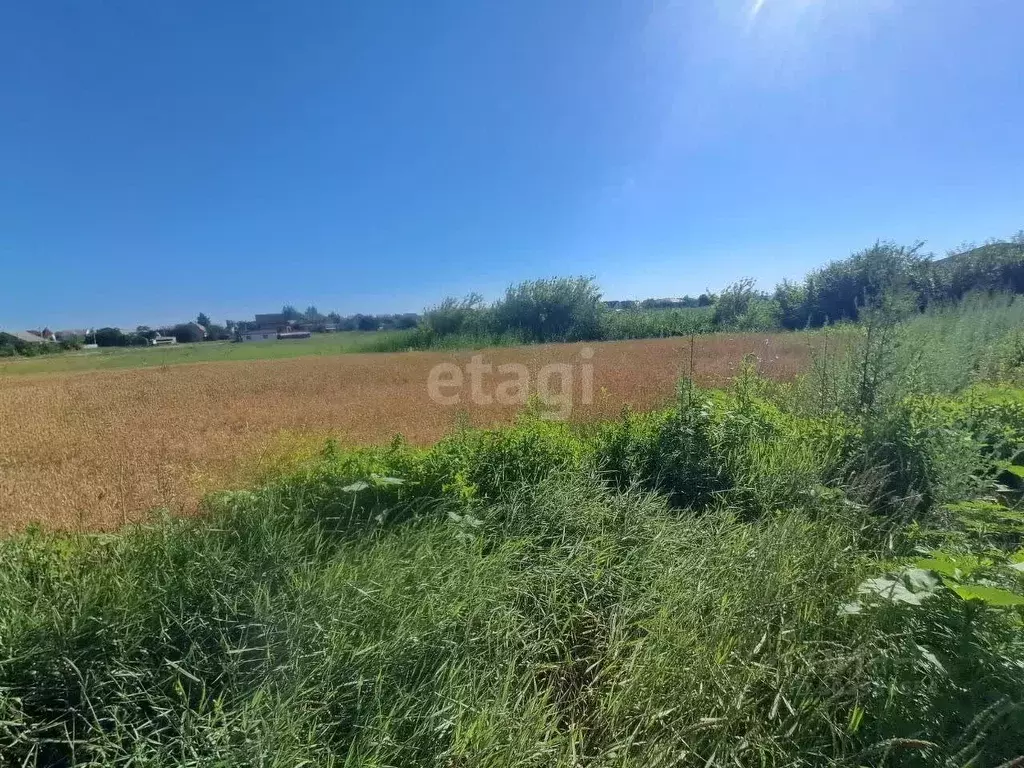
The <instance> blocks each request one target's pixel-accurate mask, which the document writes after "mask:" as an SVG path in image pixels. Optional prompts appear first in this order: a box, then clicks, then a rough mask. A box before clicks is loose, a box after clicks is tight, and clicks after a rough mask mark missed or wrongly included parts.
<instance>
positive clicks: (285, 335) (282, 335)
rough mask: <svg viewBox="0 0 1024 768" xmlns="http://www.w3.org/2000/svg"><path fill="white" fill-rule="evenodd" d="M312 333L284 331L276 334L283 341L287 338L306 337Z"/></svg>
mask: <svg viewBox="0 0 1024 768" xmlns="http://www.w3.org/2000/svg"><path fill="white" fill-rule="evenodd" d="M312 335H313V334H311V333H310V332H309V331H285V332H284V333H279V334H277V338H278V339H280V340H281V341H285V340H288V339H308V338H309V337H310V336H312Z"/></svg>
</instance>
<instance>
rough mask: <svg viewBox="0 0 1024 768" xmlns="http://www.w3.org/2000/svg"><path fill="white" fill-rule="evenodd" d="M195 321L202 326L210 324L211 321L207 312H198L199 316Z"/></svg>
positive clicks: (205, 326)
mask: <svg viewBox="0 0 1024 768" xmlns="http://www.w3.org/2000/svg"><path fill="white" fill-rule="evenodd" d="M196 322H197V323H199V324H200V325H201V326H203V328H207V327H209V326H210V325H211V323H212V322H213V321H212V320H210V316H209V315H208V314H206V313H205V312H200V313H199V316H198V317H197V318H196Z"/></svg>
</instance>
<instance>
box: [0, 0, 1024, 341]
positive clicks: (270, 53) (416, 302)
mask: <svg viewBox="0 0 1024 768" xmlns="http://www.w3.org/2000/svg"><path fill="white" fill-rule="evenodd" d="M1021 28H1024V4H1022V3H1020V2H1019V0H943V2H941V3H940V2H936V0H676V1H675V2H663V1H662V0H655V1H654V2H650V1H649V0H648V1H647V2H636V1H635V0H621V1H619V2H611V1H610V0H515V2H502V3H497V2H469V1H468V0H463V2H445V1H444V0H441V1H440V2H429V3H412V2H409V3H377V2H343V1H342V0H290V1H289V2H284V1H283V0H281V1H280V2H244V3H243V2H226V1H225V2H212V3H211V2H207V1H206V0H175V2H166V3H160V2H154V3H149V2H145V3H140V2H136V1H135V0H116V1H115V0H95V1H94V2H71V0H53V1H52V2H12V3H4V4H3V5H2V6H0V104H2V112H0V115H2V116H0V267H2V269H0V327H15V328H25V327H38V326H42V325H49V326H51V327H55V328H57V327H67V326H88V325H105V324H113V325H121V326H131V327H133V326H134V325H136V324H139V323H146V324H159V323H164V322H170V321H177V320H180V319H184V318H186V317H189V316H194V315H195V314H196V313H197V312H199V311H203V312H206V313H208V314H210V315H212V316H213V317H214V318H215V319H217V320H218V321H220V320H223V319H224V318H226V317H230V318H243V317H248V316H251V315H252V313H253V312H260V311H273V310H275V309H277V308H279V307H280V306H281V305H282V304H283V303H286V302H287V303H292V304H296V305H298V306H300V307H305V306H306V305H308V304H311V303H313V304H316V305H317V306H318V307H319V308H320V310H321V311H324V312H326V311H329V310H337V311H339V312H341V313H342V314H350V313H354V312H384V311H417V310H420V309H421V308H423V307H424V306H425V305H427V304H430V303H433V302H435V301H436V300H438V299H440V298H442V297H443V296H445V295H450V294H463V293H466V292H468V291H470V290H478V291H480V292H482V293H484V294H485V295H486V296H488V297H495V296H497V295H498V294H499V293H500V292H501V291H502V290H503V288H504V286H505V285H507V284H508V283H509V282H512V281H517V280H520V279H523V278H531V277H542V276H550V275H564V274H592V275H595V276H596V277H597V278H598V280H599V282H600V283H601V285H602V286H603V288H604V291H605V294H606V296H607V297H609V298H628V297H643V296H665V295H681V294H683V293H687V292H689V293H699V292H700V291H702V290H703V289H704V288H705V287H710V288H712V289H718V288H721V287H722V286H723V285H725V284H726V283H728V282H730V281H732V280H733V279H735V278H737V277H741V276H751V277H754V278H756V279H757V280H758V281H759V283H760V284H761V286H762V287H766V288H770V287H771V286H772V285H773V284H774V283H775V282H776V281H777V280H779V279H780V278H782V277H786V276H789V277H797V276H801V275H802V274H803V273H804V272H806V271H807V270H808V269H809V268H812V267H814V266H817V265H820V264H822V263H824V262H826V261H828V260H830V259H833V258H837V257H842V256H845V255H847V254H848V253H850V252H851V251H853V250H856V249H858V248H860V247H863V246H865V245H868V244H870V243H871V242H872V241H874V240H875V239H877V238H882V239H895V240H898V241H905V242H910V241H914V240H916V239H924V240H927V241H928V247H929V248H931V249H933V250H935V251H936V252H944V251H945V250H946V249H948V248H952V247H954V246H956V245H958V244H960V243H962V242H964V241H978V240H983V239H985V238H987V237H990V236H1006V235H1010V234H1012V233H1013V232H1015V231H1017V230H1018V229H1020V228H1022V227H1024V132H1022V131H1024V102H1022V101H1021V99H1020V83H1021V80H1022V77H1024V58H1022V57H1021V53H1020V36H1019V30H1020V29H1021Z"/></svg>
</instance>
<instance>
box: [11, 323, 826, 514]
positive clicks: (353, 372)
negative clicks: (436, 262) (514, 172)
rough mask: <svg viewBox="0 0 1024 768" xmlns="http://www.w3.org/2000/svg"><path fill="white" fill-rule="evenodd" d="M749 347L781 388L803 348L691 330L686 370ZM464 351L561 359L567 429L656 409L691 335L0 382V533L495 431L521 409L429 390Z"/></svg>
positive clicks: (732, 365) (702, 370) (539, 361)
mask: <svg viewBox="0 0 1024 768" xmlns="http://www.w3.org/2000/svg"><path fill="white" fill-rule="evenodd" d="M584 349H587V350H589V351H588V352H584V351H583V350H584ZM590 352H592V357H588V355H589V354H590ZM751 353H752V354H754V355H756V356H757V357H758V359H759V361H760V368H761V370H762V372H763V373H764V374H766V375H768V376H771V377H773V378H778V379H788V378H792V377H793V376H794V375H795V374H796V373H798V372H799V371H800V370H801V369H802V368H803V367H804V366H805V365H806V362H807V360H808V358H809V341H808V337H807V336H805V335H802V334H789V335H784V334H783V335H773V336H764V335H731V336H724V335H723V336H714V337H699V338H698V339H697V342H696V344H695V348H694V351H693V370H694V377H695V379H696V380H697V381H698V382H699V383H702V384H705V385H719V384H722V383H724V382H725V381H726V380H728V379H729V378H730V377H731V376H732V375H733V374H734V372H735V371H736V368H737V366H738V364H739V363H740V361H741V360H742V359H743V357H744V355H747V354H751ZM475 354H478V355H482V358H483V361H484V362H485V363H490V364H492V365H493V366H494V367H495V370H496V369H497V366H499V365H502V364H508V363H519V364H521V365H525V366H526V369H527V370H528V371H529V372H530V374H531V376H534V377H535V376H536V375H537V374H538V372H539V371H540V370H541V369H542V367H543V366H545V365H550V364H569V365H572V366H574V368H572V369H571V370H572V371H573V374H572V375H573V378H572V381H573V389H572V393H573V397H574V398H575V399H574V402H573V407H572V415H571V418H573V419H578V420H586V419H593V418H600V417H613V416H615V415H617V414H618V413H619V412H620V411H621V409H622V407H623V406H624V405H627V404H628V405H630V406H632V407H635V408H647V407H652V406H656V405H659V404H661V403H664V402H665V401H667V400H668V399H669V398H671V397H672V394H673V392H674V387H675V383H676V381H677V379H678V378H679V376H680V375H681V374H682V373H685V372H686V371H687V370H688V369H689V365H690V344H689V340H688V339H678V338H677V339H657V340H647V341H630V342H606V343H598V344H552V345H542V346H531V347H517V348H500V349H490V350H482V351H478V352H459V353H443V352H402V353H393V354H343V355H337V356H331V357H323V356H318V357H297V358H292V359H278V360H249V361H239V362H215V363H198V364H191V365H178V366H169V367H163V368H147V369H125V370H111V371H92V372H81V373H70V374H69V373H64V374H38V375H23V376H7V377H0V528H3V529H6V530H11V529H17V528H21V527H23V526H25V525H26V524H29V523H34V522H35V523H40V524H43V525H45V526H47V527H52V528H62V529H97V530H102V529H109V528H113V527H116V526H118V525H121V524H123V523H126V522H131V521H135V520H138V519H141V518H143V517H144V516H145V515H146V514H148V512H149V510H151V509H153V508H156V507H163V508H167V509H169V510H171V511H172V512H174V513H188V512H189V511H191V510H194V509H195V508H196V505H197V503H198V501H199V499H200V498H201V497H202V495H203V494H204V493H206V492H208V491H210V490H214V489H217V488H223V487H228V486H231V485H235V484H239V483H244V482H251V481H252V479H253V478H254V477H258V476H259V475H261V474H262V473H264V472H266V471H267V470H268V468H269V467H270V466H271V465H273V464H275V463H276V462H278V461H280V460H281V458H282V456H284V455H285V454H286V453H287V452H288V451H291V450H296V449H297V447H298V446H302V445H305V446H309V445H312V444H314V442H317V443H318V442H319V441H321V440H322V439H324V438H325V437H327V436H333V437H336V438H337V439H338V440H339V441H340V442H341V443H342V444H343V445H346V444H347V445H361V444H372V443H379V442H382V441H386V440H388V439H391V438H392V437H394V436H395V435H396V434H402V435H404V436H405V437H406V439H408V440H409V441H410V442H412V443H417V444H424V443H429V442H431V441H435V440H437V439H438V438H440V437H441V436H443V435H444V433H445V432H446V431H448V430H449V429H451V427H452V426H453V425H454V424H455V423H456V422H457V421H458V420H463V421H465V420H468V421H469V422H470V423H472V424H474V425H478V426H489V425H494V424H498V423H502V422H507V421H508V420H510V419H511V418H513V417H514V415H515V413H516V412H517V411H518V410H519V409H520V406H516V405H501V404H499V403H497V402H492V403H490V404H484V403H483V402H479V401H480V398H479V397H477V398H474V397H472V393H471V392H470V387H469V379H468V378H467V379H466V381H465V385H464V387H463V388H462V389H461V390H457V389H454V388H452V387H449V388H448V389H446V390H444V392H445V395H446V396H448V397H449V400H450V399H451V393H453V392H455V394H459V393H461V394H462V397H461V400H460V402H459V403H457V404H445V405H441V404H438V403H437V402H435V401H434V400H432V399H431V397H430V395H429V394H428V385H427V384H428V377H429V375H430V371H431V369H433V368H434V367H435V366H436V365H438V364H439V363H445V362H448V363H453V364H455V365H457V366H459V367H460V368H462V367H464V366H465V364H466V363H468V362H469V361H470V359H471V357H472V356H473V355H475ZM584 363H588V364H590V365H592V369H591V375H592V392H593V397H592V402H591V403H589V404H586V403H583V402H580V401H581V400H582V399H583V397H582V395H583V393H584V387H585V386H586V385H585V382H584V379H583V376H584V374H583V373H582V370H583V369H582V368H581V367H580V366H581V365H582V364H584ZM502 378H503V377H502V376H501V375H499V374H497V373H494V374H493V375H490V376H488V375H481V377H480V381H481V382H482V386H481V387H480V390H481V392H482V393H483V394H484V395H485V396H486V395H487V394H488V393H493V392H494V388H495V386H496V385H497V384H498V383H500V381H501V380H502ZM506 378H507V377H506ZM559 391H561V390H559ZM569 391H570V390H568V389H567V390H564V392H565V393H568V392H569ZM474 399H476V400H477V401H478V402H473V400H474Z"/></svg>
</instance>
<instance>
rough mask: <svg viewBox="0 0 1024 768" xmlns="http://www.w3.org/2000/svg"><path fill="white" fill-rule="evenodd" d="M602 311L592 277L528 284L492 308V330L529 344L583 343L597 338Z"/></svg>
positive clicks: (511, 289)
mask: <svg viewBox="0 0 1024 768" xmlns="http://www.w3.org/2000/svg"><path fill="white" fill-rule="evenodd" d="M603 309H604V307H603V305H602V304H601V292H600V290H599V289H598V287H597V284H596V283H595V282H594V279H593V278H591V277H558V278H551V279H549V280H527V281H525V282H522V283H519V284H518V285H513V286H510V287H509V289H508V290H507V291H506V293H505V297H504V299H502V300H501V301H499V302H497V303H496V304H495V305H494V308H493V313H494V327H495V329H496V330H498V331H499V332H508V333H513V334H516V335H518V336H520V337H522V338H523V339H524V340H525V341H531V342H547V341H584V340H588V339H596V338H599V335H600V331H601V322H600V319H601V314H602V311H603Z"/></svg>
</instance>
